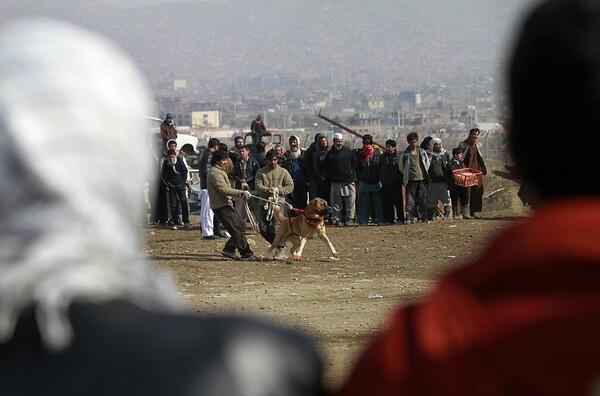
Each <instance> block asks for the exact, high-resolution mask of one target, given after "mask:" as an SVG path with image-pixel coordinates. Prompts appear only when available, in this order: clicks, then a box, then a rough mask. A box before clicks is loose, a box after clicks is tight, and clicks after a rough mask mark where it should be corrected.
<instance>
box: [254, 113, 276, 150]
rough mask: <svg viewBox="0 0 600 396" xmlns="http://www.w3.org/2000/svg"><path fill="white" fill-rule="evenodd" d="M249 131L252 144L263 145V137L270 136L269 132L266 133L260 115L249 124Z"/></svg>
mask: <svg viewBox="0 0 600 396" xmlns="http://www.w3.org/2000/svg"><path fill="white" fill-rule="evenodd" d="M250 131H251V132H250V137H251V138H252V143H254V144H258V143H263V141H262V139H263V136H271V132H269V131H267V128H266V127H265V123H264V122H263V119H262V115H261V114H259V115H258V116H256V119H255V120H253V121H252V124H250Z"/></svg>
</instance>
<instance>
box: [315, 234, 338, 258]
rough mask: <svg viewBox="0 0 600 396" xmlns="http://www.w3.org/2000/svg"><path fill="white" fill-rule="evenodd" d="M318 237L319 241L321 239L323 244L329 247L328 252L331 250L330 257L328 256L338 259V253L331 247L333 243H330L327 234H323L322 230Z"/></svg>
mask: <svg viewBox="0 0 600 396" xmlns="http://www.w3.org/2000/svg"><path fill="white" fill-rule="evenodd" d="M319 239H320V240H321V241H323V243H324V244H325V246H327V248H328V249H329V252H331V257H330V258H332V259H335V260H339V259H340V254H339V253H338V252H337V251H336V250H335V248H334V247H333V244H332V243H331V241H330V240H329V238H328V237H327V234H325V233H324V232H321V233H319Z"/></svg>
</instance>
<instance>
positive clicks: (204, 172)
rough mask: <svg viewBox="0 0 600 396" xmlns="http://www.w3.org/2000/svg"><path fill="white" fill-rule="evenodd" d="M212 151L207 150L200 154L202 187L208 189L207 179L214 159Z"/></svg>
mask: <svg viewBox="0 0 600 396" xmlns="http://www.w3.org/2000/svg"><path fill="white" fill-rule="evenodd" d="M212 155H213V153H212V151H210V150H205V151H204V152H203V153H202V155H201V156H200V166H199V168H200V188H201V189H203V190H206V189H207V188H208V187H207V184H206V180H207V179H208V171H209V170H210V161H211V160H212Z"/></svg>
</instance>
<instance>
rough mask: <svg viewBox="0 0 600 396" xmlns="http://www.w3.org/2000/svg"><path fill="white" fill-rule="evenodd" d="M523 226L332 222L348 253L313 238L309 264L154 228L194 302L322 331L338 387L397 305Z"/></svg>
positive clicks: (154, 238)
mask: <svg viewBox="0 0 600 396" xmlns="http://www.w3.org/2000/svg"><path fill="white" fill-rule="evenodd" d="M513 222H514V221H511V220H502V219H490V220H472V221H457V222H454V221H436V222H434V223H432V224H414V225H406V226H385V227H377V226H369V227H360V228H358V227H356V228H330V229H328V234H329V235H330V237H331V240H332V242H333V243H334V245H335V246H336V248H337V249H338V250H339V251H340V252H341V253H342V255H343V258H342V260H341V261H338V262H333V261H330V260H328V259H325V258H326V257H327V252H326V249H325V247H324V246H323V245H322V244H321V242H319V241H310V242H309V243H308V244H307V248H306V250H305V256H306V257H307V260H306V261H304V262H302V263H293V264H292V263H287V262H271V263H242V262H235V261H223V260H222V258H221V257H220V255H219V252H220V250H221V249H222V247H223V242H221V241H202V240H201V239H200V232H199V230H198V229H194V230H192V231H171V230H167V229H159V228H155V229H146V230H145V234H146V236H147V238H148V242H147V251H146V253H147V254H148V255H149V256H150V257H152V258H153V259H154V260H156V262H158V263H159V264H160V265H163V266H166V267H168V268H170V269H172V270H173V271H174V272H175V274H176V276H177V278H178V280H179V283H180V285H181V293H182V295H183V297H184V299H185V300H186V301H187V302H188V303H189V306H190V308H191V309H193V310H195V311H197V312H205V313H206V312H224V311H226V312H238V313H244V314H252V315H260V316H263V317H267V318H270V319H273V320H275V321H277V322H279V323H283V324H284V325H286V326H290V327H293V328H297V329H299V330H301V331H303V332H305V333H309V334H312V335H313V336H314V337H315V338H316V340H317V342H318V344H319V346H320V348H321V350H322V353H323V357H324V362H325V368H326V380H327V384H328V385H329V386H335V385H336V384H339V383H340V381H342V380H343V378H344V376H345V375H347V372H348V370H349V368H350V367H351V364H352V359H353V358H354V357H355V356H356V354H357V353H358V352H359V351H360V350H361V347H362V346H363V345H364V344H365V342H366V341H367V340H368V338H369V337H370V336H371V335H372V334H374V333H375V332H376V331H377V329H378V328H380V326H381V325H382V324H383V323H384V318H385V317H386V315H387V313H388V312H389V311H390V309H391V308H392V306H394V305H396V304H399V303H402V302H406V301H409V300H411V299H414V298H417V297H419V296H421V295H423V294H424V293H426V292H427V290H428V289H429V287H430V286H431V284H432V280H433V279H435V277H436V276H437V275H438V274H439V273H441V272H442V271H444V270H446V269H448V268H450V267H451V266H452V265H455V264H456V263H457V262H459V261H461V260H464V259H465V258H466V257H467V256H469V255H471V254H474V253H476V252H477V251H478V250H479V249H480V247H481V246H482V245H484V244H485V243H486V242H487V241H488V240H489V239H490V238H491V235H492V234H493V233H495V232H497V231H499V230H502V229H504V228H506V227H507V226H509V225H510V224H511V223H513ZM250 239H251V241H254V250H255V252H256V253H259V254H260V253H263V252H264V251H265V250H266V247H267V245H266V243H265V242H264V241H263V240H262V239H261V238H259V237H250Z"/></svg>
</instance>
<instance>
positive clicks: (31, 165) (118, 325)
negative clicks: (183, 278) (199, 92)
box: [0, 21, 320, 395]
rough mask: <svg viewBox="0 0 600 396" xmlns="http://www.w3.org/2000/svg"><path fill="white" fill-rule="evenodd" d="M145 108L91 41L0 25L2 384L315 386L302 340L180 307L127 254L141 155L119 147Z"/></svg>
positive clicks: (139, 87)
mask: <svg viewBox="0 0 600 396" xmlns="http://www.w3.org/2000/svg"><path fill="white" fill-rule="evenodd" d="M148 109H149V101H148V94H147V89H146V86H145V85H144V83H143V82H142V81H141V79H140V78H139V76H138V73H137V71H136V70H135V69H134V67H133V66H132V64H131V63H130V62H129V61H128V59H127V58H125V57H124V56H123V55H122V54H121V53H120V52H119V51H118V50H117V49H115V48H114V47H113V46H112V45H111V44H110V43H108V42H106V41H104V40H103V39H102V38H99V37H96V36H95V35H93V34H90V33H88V32H85V31H82V30H80V29H78V28H75V27H71V26H68V25H63V24H60V23H56V22H51V21H29V22H20V23H16V24H12V25H10V26H8V27H7V28H5V29H4V30H2V31H1V32H0V119H1V123H0V160H1V161H2V162H3V163H2V166H0V217H1V219H2V221H1V222H0V373H1V374H0V394H2V395H19V394H28V395H34V394H35V395H37V394H39V395H73V394H84V395H96V394H102V395H114V394H124V395H134V394H136V395H137V394H141V395H196V394H198V395H311V394H318V393H319V391H320V378H319V364H318V359H317V356H316V354H315V352H314V350H313V348H312V346H311V345H310V343H309V342H308V341H307V340H305V339H304V338H303V337H301V336H298V335H296V334H292V333H290V332H287V331H283V330H280V329H278V328H275V327H273V326H269V325H265V324H262V323H260V322H258V321H252V320H247V319H241V318H218V317H213V318H201V317H198V316H191V315H184V314H180V313H177V312H176V309H177V307H178V304H177V302H176V298H175V296H176V293H177V292H176V288H175V285H174V283H173V282H172V280H171V278H170V276H168V275H167V274H166V273H163V272H162V271H159V270H158V269H157V268H154V267H151V266H149V265H148V264H146V263H145V262H144V261H143V260H142V259H141V258H140V248H141V243H140V242H141V241H140V238H139V231H138V227H139V221H138V220H139V219H141V217H140V216H141V215H142V201H143V200H142V192H143V190H142V186H143V182H144V181H145V180H146V177H147V176H148V173H147V171H148V170H149V169H148V165H149V159H150V156H149V155H148V158H145V157H144V156H141V157H140V156H138V157H136V159H135V161H132V160H131V155H130V153H131V149H132V147H136V146H138V145H139V144H140V142H143V141H144V139H145V138H146V137H145V136H144V133H143V118H142V116H143V115H144V114H148ZM115 125H116V126H118V128H120V129H119V130H118V131H116V133H115V130H114V129H115ZM109 131H112V132H111V133H109Z"/></svg>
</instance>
